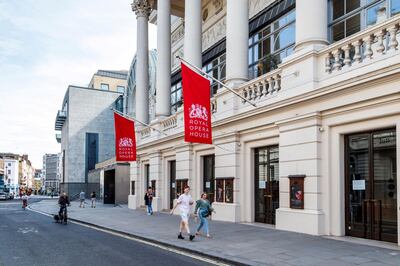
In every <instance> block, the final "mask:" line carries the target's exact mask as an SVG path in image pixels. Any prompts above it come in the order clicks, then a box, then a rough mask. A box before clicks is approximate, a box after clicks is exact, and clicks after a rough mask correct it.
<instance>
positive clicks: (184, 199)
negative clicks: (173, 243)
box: [170, 186, 194, 241]
mask: <svg viewBox="0 0 400 266" xmlns="http://www.w3.org/2000/svg"><path fill="white" fill-rule="evenodd" d="M189 192H190V187H189V186H186V187H185V189H184V193H183V194H182V195H180V196H179V198H178V200H177V202H176V205H175V206H174V208H172V210H171V213H170V214H171V215H172V214H173V213H174V210H175V208H176V207H177V206H178V205H179V210H180V214H181V222H180V224H179V235H178V239H185V238H184V237H183V236H182V231H183V229H185V230H186V232H187V233H188V235H189V239H190V241H192V240H193V239H194V235H192V234H190V228H189V215H190V205H193V200H192V197H191V196H190V195H189Z"/></svg>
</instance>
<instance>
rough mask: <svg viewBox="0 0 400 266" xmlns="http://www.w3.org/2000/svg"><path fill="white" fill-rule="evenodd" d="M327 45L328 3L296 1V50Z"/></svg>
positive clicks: (310, 0)
mask: <svg viewBox="0 0 400 266" xmlns="http://www.w3.org/2000/svg"><path fill="white" fill-rule="evenodd" d="M327 44H328V1H321V0H297V1H296V48H295V49H296V50H301V49H302V48H304V47H306V46H308V45H322V46H325V45H327Z"/></svg>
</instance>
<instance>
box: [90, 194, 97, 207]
mask: <svg viewBox="0 0 400 266" xmlns="http://www.w3.org/2000/svg"><path fill="white" fill-rule="evenodd" d="M90 199H91V200H92V208H96V192H94V191H93V192H92V194H91V195H90Z"/></svg>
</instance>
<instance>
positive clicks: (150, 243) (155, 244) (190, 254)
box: [28, 208, 230, 266]
mask: <svg viewBox="0 0 400 266" xmlns="http://www.w3.org/2000/svg"><path fill="white" fill-rule="evenodd" d="M28 210H30V211H33V212H37V213H40V214H42V215H45V216H49V217H53V216H52V215H50V214H48V213H45V212H42V211H39V210H34V209H32V208H28ZM69 223H73V224H77V225H80V226H84V227H87V228H91V229H94V230H97V231H100V232H103V233H107V234H111V235H114V236H118V237H122V238H125V239H128V240H132V241H136V242H139V243H142V244H145V245H149V246H153V247H156V248H160V249H162V250H166V251H169V252H173V253H176V254H178V255H183V256H186V257H190V258H193V259H196V260H199V261H203V262H207V263H210V264H214V265H218V266H228V265H230V264H227V263H224V262H220V261H218V260H213V259H210V258H206V257H202V256H200V255H195V254H192V253H190V252H186V251H182V250H179V249H176V248H172V247H167V246H164V245H161V244H157V243H154V242H151V241H146V240H143V239H140V238H137V237H134V236H128V235H125V234H122V233H117V232H113V231H110V230H106V229H103V228H98V227H96V226H92V225H88V224H84V223H80V222H77V221H71V220H69Z"/></svg>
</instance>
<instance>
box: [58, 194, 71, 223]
mask: <svg viewBox="0 0 400 266" xmlns="http://www.w3.org/2000/svg"><path fill="white" fill-rule="evenodd" d="M58 204H59V205H60V211H59V212H58V216H59V217H60V220H61V222H62V220H64V223H67V205H68V206H70V205H71V204H70V202H69V198H68V195H67V193H65V192H63V193H62V194H61V196H60V198H59V199H58Z"/></svg>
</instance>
